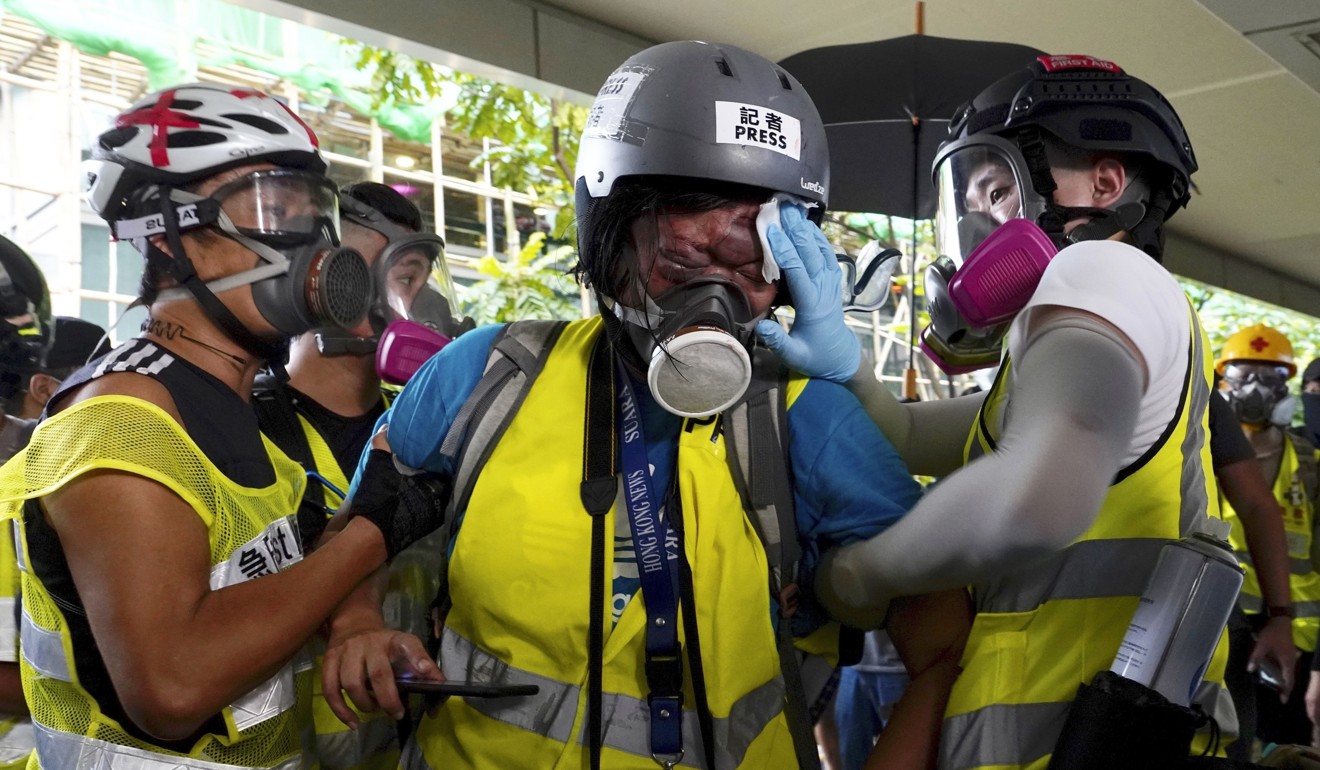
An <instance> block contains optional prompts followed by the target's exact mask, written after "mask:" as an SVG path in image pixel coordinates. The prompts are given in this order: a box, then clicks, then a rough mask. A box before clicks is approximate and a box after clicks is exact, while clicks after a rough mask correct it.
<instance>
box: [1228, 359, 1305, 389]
mask: <svg viewBox="0 0 1320 770" xmlns="http://www.w3.org/2000/svg"><path fill="white" fill-rule="evenodd" d="M1289 376H1290V375H1289V372H1288V367H1286V366H1281V365H1279V364H1271V363H1264V362H1260V361H1241V362H1233V363H1230V364H1228V365H1226V366H1225V367H1224V382H1225V383H1226V384H1227V385H1228V387H1229V389H1231V390H1242V389H1244V388H1246V387H1247V386H1249V385H1251V384H1253V383H1260V384H1261V386H1263V387H1265V388H1268V389H1270V390H1273V391H1281V392H1287V390H1288V377H1289Z"/></svg>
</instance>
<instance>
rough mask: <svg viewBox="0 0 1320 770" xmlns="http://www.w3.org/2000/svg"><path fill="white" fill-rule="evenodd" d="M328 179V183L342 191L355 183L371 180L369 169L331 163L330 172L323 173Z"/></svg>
mask: <svg viewBox="0 0 1320 770" xmlns="http://www.w3.org/2000/svg"><path fill="white" fill-rule="evenodd" d="M325 175H326V176H328V177H330V181H332V182H334V183H335V187H338V188H340V189H343V188H345V187H347V186H349V185H351V184H353V183H355V182H365V181H367V180H368V179H370V178H371V169H369V168H363V167H362V166H350V165H348V164H347V163H331V164H330V170H329V171H327V172H326V173H325Z"/></svg>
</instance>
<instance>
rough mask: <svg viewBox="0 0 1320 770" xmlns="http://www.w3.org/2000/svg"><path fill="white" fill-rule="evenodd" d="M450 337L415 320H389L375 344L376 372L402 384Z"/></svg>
mask: <svg viewBox="0 0 1320 770" xmlns="http://www.w3.org/2000/svg"><path fill="white" fill-rule="evenodd" d="M448 344H449V338H448V337H446V336H445V335H443V334H441V333H440V332H438V331H436V330H435V329H432V328H431V327H429V326H426V325H424V324H419V323H417V322H416V321H405V320H399V321H392V322H391V323H390V325H389V326H386V327H385V331H384V332H382V333H381V335H380V344H379V345H378V346H377V347H376V374H378V375H380V378H381V380H382V381H384V382H387V383H389V384H391V385H405V384H407V382H408V380H409V379H411V378H412V376H413V375H414V374H416V373H417V370H418V369H420V368H421V367H422V364H424V363H426V361H427V359H429V358H430V357H431V356H433V355H435V354H436V353H439V352H440V349H441V348H443V347H444V346H445V345H448Z"/></svg>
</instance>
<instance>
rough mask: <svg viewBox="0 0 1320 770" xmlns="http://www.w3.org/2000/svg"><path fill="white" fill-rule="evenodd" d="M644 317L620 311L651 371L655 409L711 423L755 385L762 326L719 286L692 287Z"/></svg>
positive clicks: (734, 290) (673, 292) (651, 304)
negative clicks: (758, 329) (757, 333)
mask: <svg viewBox="0 0 1320 770" xmlns="http://www.w3.org/2000/svg"><path fill="white" fill-rule="evenodd" d="M645 305H646V308H645V309H644V310H639V309H635V308H630V307H627V306H625V305H622V304H615V305H614V313H615V315H616V316H617V317H618V318H619V319H620V320H621V321H623V327H624V330H625V333H626V334H627V336H628V339H629V340H630V341H631V342H632V344H633V346H634V348H635V349H636V351H637V353H638V354H639V355H640V357H641V359H642V361H643V362H644V363H645V365H646V366H647V370H646V383H647V386H648V387H649V389H650V391H651V395H652V396H653V397H654V398H655V400H656V403H658V404H659V405H660V406H661V407H663V408H664V409H665V410H666V411H669V412H671V413H673V414H676V415H679V416H680V417H709V416H710V415H712V414H716V413H718V412H721V411H723V410H725V409H727V408H729V407H730V406H732V405H733V404H735V403H737V401H738V399H740V398H742V396H743V394H744V393H745V392H746V391H747V386H748V385H750V384H751V381H752V359H751V354H750V351H751V349H752V345H753V343H754V342H755V333H754V328H755V325H756V321H758V320H760V319H758V318H754V317H753V316H752V312H751V309H750V308H749V307H748V304H747V298H746V297H745V296H744V295H743V293H742V291H741V290H740V289H739V288H738V287H737V286H736V285H734V284H733V283H731V282H729V281H725V280H722V279H719V278H705V279H696V280H692V281H687V282H685V283H683V284H680V285H678V286H675V287H673V288H671V289H669V290H668V291H666V292H664V293H663V294H660V295H659V296H657V297H654V298H651V297H647V298H645Z"/></svg>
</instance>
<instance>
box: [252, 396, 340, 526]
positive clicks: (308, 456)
mask: <svg viewBox="0 0 1320 770" xmlns="http://www.w3.org/2000/svg"><path fill="white" fill-rule="evenodd" d="M252 408H253V410H254V411H256V413H257V425H258V426H259V427H260V428H261V432H262V433H264V434H266V437H267V438H269V439H270V440H271V441H273V442H275V446H277V447H279V448H280V451H282V452H284V454H286V455H288V456H289V459H291V460H293V461H294V462H296V463H298V464H299V465H301V466H302V467H303V471H304V472H308V471H315V470H316V469H317V466H316V458H315V457H314V456H313V455H312V446H311V444H310V443H309V442H308V441H307V434H306V433H305V432H304V431H303V426H302V422H301V421H300V420H299V419H298V407H297V405H296V404H295V403H294V400H293V396H292V394H291V393H289V388H288V386H287V385H286V384H285V383H283V382H280V381H279V379H277V378H276V377H274V376H271V375H265V374H263V375H261V376H260V377H258V378H257V379H256V381H255V382H253V384H252ZM325 505H326V499H325V490H324V489H323V488H322V487H321V485H320V484H314V483H312V479H310V478H309V479H307V483H306V484H304V485H303V496H302V503H301V504H300V505H299V506H298V533H299V535H300V536H301V538H302V541H303V548H304V549H310V548H311V547H312V544H313V543H315V542H316V539H317V538H318V537H320V536H321V533H322V532H324V531H325V526H326V524H327V523H328V522H329V517H328V516H327V515H326V512H325Z"/></svg>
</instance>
